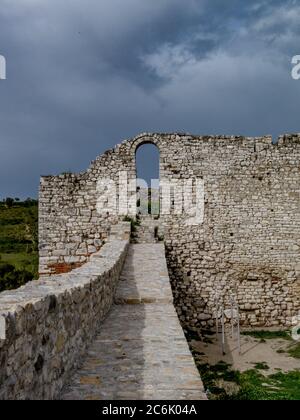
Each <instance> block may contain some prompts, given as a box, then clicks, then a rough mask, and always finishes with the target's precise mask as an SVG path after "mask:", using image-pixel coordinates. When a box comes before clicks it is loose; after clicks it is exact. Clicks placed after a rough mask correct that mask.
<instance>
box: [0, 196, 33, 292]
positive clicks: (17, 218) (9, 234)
mask: <svg viewBox="0 0 300 420" xmlns="http://www.w3.org/2000/svg"><path fill="white" fill-rule="evenodd" d="M8 265H9V266H8ZM12 266H13V268H14V272H13V269H12ZM0 267H1V272H2V278H0V283H1V285H2V287H1V286H0V289H1V290H3V288H10V286H11V287H17V286H18V285H21V284H24V282H26V281H28V279H29V278H31V279H32V278H37V277H38V203H37V202H36V201H26V202H18V203H14V205H13V206H12V207H10V208H9V207H7V206H6V205H5V204H3V203H0ZM8 273H9V274H8ZM4 277H5V278H4ZM10 279H11V282H10Z"/></svg>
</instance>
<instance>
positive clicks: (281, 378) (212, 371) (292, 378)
mask: <svg viewBox="0 0 300 420" xmlns="http://www.w3.org/2000/svg"><path fill="white" fill-rule="evenodd" d="M257 366H258V368H261V367H264V368H266V365H265V364H263V363H262V364H258V365H257ZM197 367H198V369H199V372H200V374H201V378H202V380H203V382H204V385H205V388H206V390H207V391H208V394H209V397H210V399H212V400H296V401H299V400H300V386H299V384H300V371H292V372H288V373H282V372H278V373H276V374H273V375H269V376H265V375H263V374H262V373H261V372H259V369H258V368H256V369H251V370H247V371H246V372H243V373H241V372H239V371H235V370H232V368H231V366H230V365H228V364H226V363H224V362H219V363H217V364H216V365H214V366H210V365H208V364H201V363H197ZM220 383H221V384H222V385H223V386H220V385H219V384H220ZM224 383H233V384H235V385H236V388H237V389H238V391H237V392H235V393H233V394H231V395H230V394H229V393H228V392H227V391H226V389H225V388H224Z"/></svg>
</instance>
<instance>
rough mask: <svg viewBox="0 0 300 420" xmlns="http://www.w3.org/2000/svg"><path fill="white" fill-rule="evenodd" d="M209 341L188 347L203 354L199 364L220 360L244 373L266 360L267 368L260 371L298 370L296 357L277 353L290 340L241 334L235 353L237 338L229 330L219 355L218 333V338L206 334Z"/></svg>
mask: <svg viewBox="0 0 300 420" xmlns="http://www.w3.org/2000/svg"><path fill="white" fill-rule="evenodd" d="M209 340H210V341H212V344H210V343H204V342H200V341H195V340H193V341H192V342H191V345H192V347H193V348H194V349H195V350H197V351H198V352H200V353H204V355H203V363H209V364H210V365H215V364H217V363H218V362H220V361H224V362H226V363H228V364H230V365H232V367H233V369H234V370H239V371H241V372H244V371H246V370H249V369H253V368H254V366H255V365H256V364H257V363H266V364H267V365H268V366H269V368H270V369H269V370H266V371H261V372H262V373H264V372H265V373H266V374H267V375H270V374H272V373H276V372H278V370H281V371H283V372H289V371H292V370H295V369H300V360H299V359H295V358H293V357H290V356H289V354H287V353H278V350H279V351H281V350H287V349H288V348H289V347H290V346H291V345H293V342H290V341H287V340H284V339H274V340H266V342H264V343H262V342H260V340H258V339H255V338H253V337H249V336H243V335H241V354H239V349H238V343H237V340H234V339H232V337H231V333H229V332H228V333H227V334H226V346H225V352H226V355H225V356H223V355H222V349H221V335H220V337H219V340H218V337H216V335H215V336H210V337H209Z"/></svg>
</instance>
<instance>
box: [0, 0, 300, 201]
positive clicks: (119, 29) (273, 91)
mask: <svg viewBox="0 0 300 420" xmlns="http://www.w3.org/2000/svg"><path fill="white" fill-rule="evenodd" d="M0 5H1V8H0V54H3V55H4V56H5V57H6V60H7V80H5V81H0V127H1V132H0V146H1V151H0V196H6V195H19V196H27V195H34V194H36V189H37V185H38V180H39V175H40V174H47V173H57V172H59V171H67V170H72V171H78V170H82V169H85V168H86V167H87V166H88V164H89V161H90V160H91V159H94V158H95V156H96V155H98V154H100V153H102V152H103V151H104V150H105V149H107V148H109V147H111V146H113V145H114V144H115V143H117V142H119V141H120V140H122V139H123V138H127V137H130V136H133V135H136V134H138V133H139V132H144V131H181V132H182V131H188V132H194V133H203V134H206V133H212V134H213V133H224V134H226V133H228V134H235V133H237V134H240V133H241V134H246V135H259V134H267V133H272V134H274V135H278V134H279V133H280V132H288V131H300V130H299V122H298V106H299V94H300V83H299V82H295V81H294V80H292V79H291V76H290V71H291V64H290V61H291V57H292V56H293V55H295V54H300V47H299V36H300V35H299V31H300V29H299V28H300V27H299V19H300V5H299V4H298V2H297V1H279V0H278V1H277V0H274V1H271V0H265V1H263V0H261V1H253V2H245V1H242V0H228V1H226V2H224V0H222V1H221V0H203V1H202V0H185V1H182V0H160V1H153V0H151V1H150V0H86V1H83V0H81V1H79V0H72V1H71V0H66V1H64V2H61V1H58V0H51V1H50V0H48V1H46V0H43V1H42V0H23V1H22V2H21V1H19V0H0Z"/></svg>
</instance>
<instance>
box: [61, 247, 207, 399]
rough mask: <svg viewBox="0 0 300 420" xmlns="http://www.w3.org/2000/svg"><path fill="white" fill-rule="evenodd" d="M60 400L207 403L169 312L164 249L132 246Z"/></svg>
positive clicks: (169, 302) (172, 311)
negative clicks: (112, 302) (105, 315)
mask: <svg viewBox="0 0 300 420" xmlns="http://www.w3.org/2000/svg"><path fill="white" fill-rule="evenodd" d="M62 399H66V400H70V399H75V400H101V399H108V400H122V399H131V400H137V399H145V400H147V399H157V400H166V399H174V400H177V399H178V400H180V399H183V400H184V399H196V400H199V399H200V400H202V399H206V396H205V393H204V390H203V385H202V381H201V379H200V377H199V374H198V371H197V369H196V367H195V364H194V360H193V357H192V355H191V353H190V351H189V348H188V344H187V342H186V339H185V337H184V334H183V331H182V328H181V326H180V324H179V321H178V318H177V314H176V312H175V309H174V306H173V299H172V292H171V288H170V283H169V278H168V272H167V266H166V261H165V257H164V245H162V244H138V245H131V247H130V249H129V253H128V256H127V259H126V262H125V266H124V269H123V273H122V276H121V279H120V284H119V288H118V291H117V295H116V304H115V305H114V306H113V308H112V310H111V311H110V314H109V316H108V318H107V319H106V320H105V322H104V323H103V325H102V326H101V328H100V331H99V334H98V336H97V337H96V339H95V341H94V343H93V344H92V346H91V347H90V349H89V351H88V353H87V355H86V358H85V360H84V362H83V364H82V367H81V369H80V370H79V371H77V372H76V373H75V374H74V376H73V378H72V380H71V382H70V386H68V387H67V388H66V389H65V390H64V391H63V393H62Z"/></svg>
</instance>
